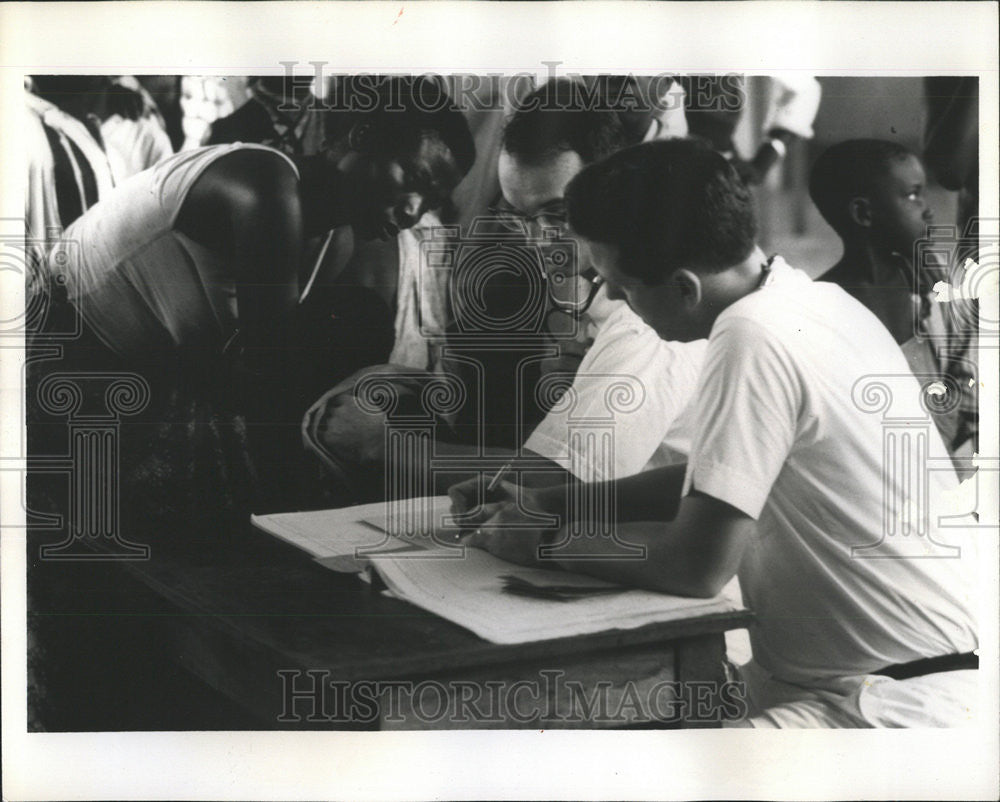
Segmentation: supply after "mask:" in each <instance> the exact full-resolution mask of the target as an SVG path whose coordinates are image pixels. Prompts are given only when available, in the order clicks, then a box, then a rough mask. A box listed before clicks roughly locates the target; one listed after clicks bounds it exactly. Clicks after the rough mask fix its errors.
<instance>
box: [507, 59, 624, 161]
mask: <svg viewBox="0 0 1000 802" xmlns="http://www.w3.org/2000/svg"><path fill="white" fill-rule="evenodd" d="M595 105H597V104H596V103H595V101H594V99H593V98H590V97H588V93H587V91H586V87H585V86H583V85H582V84H580V83H579V82H576V81H571V80H569V79H566V78H557V79H554V80H551V81H548V82H546V83H545V84H543V85H542V86H540V87H539V88H538V89H536V90H534V91H533V92H531V93H530V94H529V95H527V96H526V97H525V98H524V99H523V100H522V101H521V102H520V103H519V104H518V105H517V108H516V109H515V110H514V113H513V114H512V115H511V117H510V119H509V120H508V122H507V126H506V128H505V129H504V134H503V148H504V150H505V151H507V153H509V154H510V155H511V156H513V157H514V158H516V159H517V160H518V161H519V162H520V163H522V164H525V165H538V164H540V163H542V162H546V161H548V160H550V159H552V158H553V157H555V156H558V155H559V154H560V153H565V152H574V153H576V154H577V155H579V157H580V160H581V161H582V162H583V163H584V164H591V163H592V162H595V161H599V160H600V159H603V158H605V157H606V156H609V155H611V154H612V153H614V152H615V151H617V150H620V149H621V148H623V147H624V146H625V145H626V134H625V129H624V127H623V126H622V123H621V120H620V119H619V118H618V115H617V114H615V113H614V112H613V111H611V110H609V109H607V108H605V109H603V110H601V109H600V108H594V106H595Z"/></svg>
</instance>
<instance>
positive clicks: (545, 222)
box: [487, 199, 569, 229]
mask: <svg viewBox="0 0 1000 802" xmlns="http://www.w3.org/2000/svg"><path fill="white" fill-rule="evenodd" d="M487 213H488V214H489V215H490V216H492V217H495V218H498V219H500V220H506V221H510V222H514V221H517V222H519V223H533V224H534V225H541V226H551V227H553V228H562V229H565V228H566V227H567V226H568V225H569V212H568V211H567V209H566V202H565V201H564V200H561V199H560V200H554V201H550V202H549V203H545V204H543V205H541V206H539V207H538V208H537V209H536V210H535V211H534V212H532V213H531V214H526V213H524V212H522V211H521V210H520V209H515V208H514V207H513V206H511V205H510V204H509V203H508V202H507V201H505V200H503V199H501V200H499V201H498V202H497V203H495V204H494V205H493V206H490V207H489V208H488V209H487Z"/></svg>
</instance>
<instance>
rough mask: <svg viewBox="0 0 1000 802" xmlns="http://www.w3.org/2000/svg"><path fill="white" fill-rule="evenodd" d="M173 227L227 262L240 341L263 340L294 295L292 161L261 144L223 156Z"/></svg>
mask: <svg viewBox="0 0 1000 802" xmlns="http://www.w3.org/2000/svg"><path fill="white" fill-rule="evenodd" d="M175 227H176V229H177V230H178V231H180V232H181V233H183V234H185V235H187V236H188V237H190V238H191V239H193V240H194V241H195V242H197V243H199V244H201V245H204V246H205V247H207V248H209V249H211V250H213V251H216V252H218V253H220V254H222V255H223V257H224V258H225V259H226V260H227V261H228V262H229V263H230V264H231V265H232V269H233V278H234V280H235V283H236V297H237V304H238V307H239V326H240V330H241V332H242V333H243V335H244V337H245V339H244V343H245V344H247V345H250V346H253V345H264V344H266V339H267V332H268V329H269V327H270V325H271V324H272V323H273V322H274V321H276V320H278V319H279V318H280V317H281V316H282V315H283V314H285V313H287V312H288V311H289V310H290V309H292V308H293V307H294V305H295V303H296V302H297V300H298V296H299V286H298V267H299V260H300V255H301V249H302V239H303V232H302V211H301V207H300V202H299V193H298V180H297V178H296V176H295V172H294V170H293V169H292V167H291V166H290V165H289V164H288V163H287V162H286V161H284V160H283V159H280V158H278V157H277V156H275V155H274V154H273V153H269V152H267V151H263V150H243V151H235V152H234V153H231V154H228V155H226V156H223V157H222V158H220V159H218V160H217V161H216V162H214V163H213V164H212V165H210V166H209V167H208V168H207V169H206V170H205V171H204V172H203V173H202V174H201V176H199V177H198V180H197V181H195V183H194V185H193V186H192V187H191V190H190V191H189V192H188V195H187V198H186V199H185V201H184V204H183V206H182V207H181V210H180V213H179V214H178V216H177V221H176V223H175Z"/></svg>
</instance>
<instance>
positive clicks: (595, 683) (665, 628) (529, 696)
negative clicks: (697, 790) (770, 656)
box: [50, 524, 751, 729]
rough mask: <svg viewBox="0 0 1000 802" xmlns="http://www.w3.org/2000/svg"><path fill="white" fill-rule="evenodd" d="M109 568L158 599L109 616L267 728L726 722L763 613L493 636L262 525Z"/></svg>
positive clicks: (158, 549)
mask: <svg viewBox="0 0 1000 802" xmlns="http://www.w3.org/2000/svg"><path fill="white" fill-rule="evenodd" d="M96 567H97V566H95V565H94V564H90V565H89V566H88V565H80V566H76V567H74V569H73V570H75V571H77V572H81V571H93V570H94V569H95V568H96ZM100 570H102V571H106V572H109V574H108V576H109V577H118V578H117V579H114V578H111V579H104V580H101V581H103V582H107V581H112V582H123V583H127V582H132V583H133V584H135V585H136V586H138V587H141V588H142V589H144V591H145V592H147V595H148V596H149V597H150V598H153V599H154V600H155V601H156V604H155V605H153V606H150V605H149V604H145V606H143V605H140V604H139V603H138V602H128V601H126V602H125V603H124V607H123V606H122V605H121V604H120V605H119V607H118V609H117V610H116V611H115V612H110V613H106V617H107V616H110V617H111V618H112V619H113V618H114V616H118V617H119V618H120V619H121V620H123V621H124V620H125V619H126V618H129V619H131V621H132V623H133V625H136V623H137V621H138V622H140V625H141V627H142V628H143V631H144V632H146V633H148V634H149V635H150V636H151V637H155V638H156V639H157V641H158V642H159V643H160V644H161V645H162V646H163V647H164V650H165V653H166V654H167V655H168V656H169V658H170V659H171V660H173V661H176V662H177V663H179V664H180V665H182V666H183V667H184V668H185V669H187V670H188V671H190V672H191V673H193V674H194V675H196V676H197V677H199V678H200V679H201V680H203V681H204V682H205V683H207V684H208V685H209V686H211V687H212V688H214V689H215V690H217V691H218V692H219V693H221V694H223V695H225V696H226V697H227V698H228V699H230V700H232V701H233V702H235V703H236V704H237V705H238V706H239V707H240V708H241V709H242V710H244V711H246V712H247V713H248V714H249V718H248V719H247V720H248V721H251V722H252V724H251V725H250V726H252V727H254V728H258V729H317V728H318V729H345V728H351V729H353V728H368V729H393V728H403V729H409V728H431V729H433V728H445V729H456V728H459V729H464V728H540V729H548V728H569V727H579V728H587V729H593V728H602V727H616V728H620V727H643V726H697V727H705V726H718V725H719V720H720V716H721V715H722V714H724V713H725V710H726V705H727V704H728V705H729V707H730V709H732V705H733V703H734V699H735V696H734V694H735V693H737V692H736V691H734V688H733V686H726V685H725V682H726V676H725V673H724V665H723V660H724V656H725V640H724V632H725V631H726V630H729V629H737V628H741V627H745V626H746V625H747V624H748V622H749V620H750V618H751V615H750V613H749V612H747V611H739V612H732V613H724V614H713V615H707V616H702V617H699V618H693V619H686V620H678V621H671V622H665V623H661V624H651V625H648V626H644V627H641V628H638V629H632V630H615V631H608V632H602V633H598V634H594V635H586V636H577V637H571V638H560V639H555V640H547V641H540V642H535V643H527V644H520V645H513V646H511V645H499V644H493V643H489V642H487V641H485V640H483V639H481V638H479V637H478V636H476V635H474V634H472V633H471V632H469V631H467V630H465V629H463V628H462V627H459V626H458V625H456V624H452V623H450V622H448V621H446V620H443V619H441V618H439V617H437V616H435V615H433V614H431V613H428V612H425V611H424V610H421V609H419V608H417V607H414V606H412V605H410V604H408V603H406V602H402V601H399V600H397V599H393V598H388V597H386V596H385V595H383V594H382V593H381V592H380V591H379V589H378V588H374V587H372V586H370V585H366V584H365V583H363V582H361V581H360V580H359V579H358V577H356V576H353V575H348V574H338V573H335V572H333V571H330V570H327V569H325V568H322V567H320V566H319V565H317V564H315V563H314V562H313V561H312V560H310V559H309V558H308V557H307V556H306V555H305V554H303V553H302V552H299V551H298V550H296V549H294V548H293V547H291V546H288V545H286V544H284V543H282V542H281V541H278V540H276V539H275V538H272V537H270V536H268V535H266V534H264V533H262V532H259V531H257V530H255V529H253V528H252V527H251V526H250V525H249V524H248V525H247V526H246V527H245V529H243V530H241V531H239V532H234V533H229V534H223V535H220V536H219V537H218V538H217V539H216V540H214V541H212V542H207V541H203V542H201V543H191V542H183V539H178V540H177V541H176V542H174V541H171V542H160V543H152V544H151V558H150V559H149V560H148V561H143V562H120V563H116V564H113V565H102V566H101V568H100ZM122 587H124V585H122ZM129 598H131V599H136V598H138V596H137V595H132V596H130V597H129ZM129 605H132V607H134V608H135V609H131V608H130V607H129ZM554 610H555V611H556V612H558V609H557V607H554ZM50 612H52V611H50ZM56 612H58V611H56ZM165 670H166V669H165ZM220 726H221V727H226V726H227V725H226V724H225V722H220ZM241 726H243V727H245V726H247V725H246V724H245V723H243V724H242V725H241ZM233 727H234V728H236V727H237V725H236V724H234V725H233Z"/></svg>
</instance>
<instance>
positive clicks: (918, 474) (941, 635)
mask: <svg viewBox="0 0 1000 802" xmlns="http://www.w3.org/2000/svg"><path fill="white" fill-rule="evenodd" d="M566 199H567V204H568V210H569V219H570V225H571V228H572V229H573V231H574V232H575V234H576V235H577V236H578V237H580V238H582V240H583V241H584V243H585V244H586V246H587V249H588V250H589V253H590V258H591V261H592V263H593V265H594V267H595V269H596V270H597V272H598V273H599V274H600V275H601V276H602V277H603V278H604V280H605V281H606V283H607V292H608V297H610V298H622V299H624V300H626V301H627V302H628V304H629V306H630V307H631V308H632V309H633V310H634V311H635V312H636V313H637V314H638V315H639V316H640V317H641V318H642V319H643V320H645V321H646V323H648V324H649V325H650V326H651V327H652V328H653V329H654V330H655V331H656V332H657V333H658V334H659V335H660V337H661V338H663V339H667V340H680V341H691V340H696V339H699V338H703V337H708V338H709V341H708V347H707V353H706V356H705V365H704V368H703V371H702V373H701V377H700V380H699V386H698V390H697V393H696V395H695V399H696V400H695V404H696V407H697V415H698V423H697V426H696V428H695V433H694V436H693V442H692V445H691V452H690V457H689V461H688V464H687V466H686V469H683V468H678V467H673V466H672V467H667V468H662V469H657V470H652V471H646V472H644V473H641V474H638V475H636V476H633V477H630V478H626V479H621V480H618V481H617V482H616V483H615V488H614V491H615V492H616V493H617V497H618V504H617V515H618V521H617V530H616V535H617V537H616V538H611V537H608V538H605V539H604V540H603V542H595V541H594V540H593V539H592V538H580V537H574V536H573V535H572V532H573V528H572V527H567V526H564V527H562V528H561V529H558V530H545V529H542V528H537V529H532V530H526V529H524V528H511V527H510V524H521V525H522V527H523V525H524V523H525V518H526V516H527V513H526V512H524V511H525V510H533V511H534V510H537V511H543V512H548V513H555V514H557V515H560V516H563V517H562V519H561V520H563V521H564V522H565V521H566V517H565V510H566V498H567V495H568V494H567V488H566V487H565V486H556V487H550V488H544V489H525V488H521V489H518V488H516V487H514V486H512V485H509V484H504V485H502V487H500V488H498V489H497V490H496V491H494V493H493V495H492V496H490V497H489V498H488V499H487V503H485V504H483V505H481V507H480V508H479V509H478V511H476V512H475V514H474V515H473V516H472V517H471V520H472V521H473V525H474V527H478V528H475V529H474V531H472V532H471V533H470V534H469V535H468V537H467V542H468V543H469V544H471V545H473V546H478V547H480V548H485V549H487V550H489V551H491V552H493V553H495V554H497V555H498V556H501V557H504V558H507V559H511V560H514V561H517V562H527V563H535V564H537V563H539V562H541V563H543V564H544V563H546V562H547V563H548V564H550V565H552V564H553V563H554V564H556V565H558V566H561V567H564V568H567V569H570V570H574V571H580V572H586V573H591V574H595V575H598V576H601V577H604V578H606V579H611V580H614V581H619V582H621V583H623V584H628V585H638V586H641V587H646V588H649V589H653V590H658V591H662V592H666V593H673V594H678V595H691V596H706V597H708V596H713V595H715V594H717V593H718V592H719V591H720V590H721V588H722V587H723V586H724V585H725V584H726V582H728V581H729V580H730V579H731V578H732V576H733V575H734V574H736V573H737V572H738V575H739V578H740V584H741V585H742V587H743V591H744V595H745V597H746V602H747V604H748V606H749V607H750V608H751V609H753V610H754V612H755V613H756V616H757V624H756V626H755V627H753V628H752V630H751V643H752V646H753V653H754V660H753V661H752V662H751V663H750V664H748V665H747V666H746V667H745V668H744V670H743V671H742V676H743V678H744V680H745V681H746V682H747V691H748V700H747V701H748V703H749V710H750V716H751V718H750V721H749V723H751V724H752V725H754V726H764V727H767V726H777V727H793V726H828V727H835V726H841V727H869V726H926V725H934V726H955V725H958V724H961V723H965V722H966V721H967V720H968V719H969V717H970V709H971V708H973V707H974V704H975V702H976V698H977V693H976V684H977V676H978V672H977V671H976V670H975V669H976V667H977V666H978V658H977V657H976V655H975V654H973V651H974V650H975V649H976V648H977V645H978V641H977V637H976V626H975V622H974V619H973V614H972V610H973V606H974V599H975V592H974V589H975V586H976V582H975V543H974V542H973V539H972V538H971V537H968V536H964V533H963V536H961V537H958V536H956V534H955V533H956V532H959V533H962V531H961V530H956V529H955V528H944V527H942V526H939V525H938V521H939V504H940V500H941V498H942V495H943V494H944V493H946V492H947V491H949V490H953V489H954V488H955V487H957V484H958V480H957V478H956V477H955V474H954V471H953V470H952V469H951V465H950V462H949V461H948V458H947V451H946V449H945V447H944V443H943V442H942V441H941V438H940V435H939V434H938V433H937V430H936V429H935V427H934V426H933V424H931V423H929V419H927V421H928V422H927V425H925V426H922V427H919V426H917V421H919V420H920V417H921V413H922V407H921V401H920V395H921V392H922V390H923V388H921V386H920V383H919V382H918V381H917V380H916V378H915V377H914V376H913V375H912V373H911V372H910V371H909V368H908V366H907V363H906V360H905V358H904V357H903V355H902V353H901V352H900V350H899V348H898V346H897V345H896V343H895V341H894V340H893V338H892V336H891V335H890V334H889V332H888V331H887V330H886V329H885V327H884V326H883V325H882V324H881V323H880V322H879V321H878V319H877V318H876V317H875V316H874V315H872V314H871V313H870V312H869V311H868V310H867V309H866V308H865V307H864V306H862V305H861V304H860V303H858V302H857V301H856V300H854V299H853V298H851V297H850V296H849V295H848V294H847V293H846V292H844V291H843V290H842V289H841V288H839V287H837V286H835V285H833V284H828V283H825V282H812V281H810V280H809V279H808V277H807V276H806V274H804V273H803V272H801V271H798V270H794V269H792V268H791V267H789V266H788V265H787V264H785V263H784V262H783V261H781V260H780V259H773V260H771V261H770V262H768V261H767V260H765V258H764V255H763V253H762V252H761V251H760V249H759V248H758V247H757V246H756V244H755V235H756V223H755V220H754V215H753V211H752V205H751V197H750V194H749V192H748V190H747V189H746V187H745V186H743V184H742V183H741V182H740V181H739V179H738V177H737V176H736V174H735V172H734V170H733V168H732V167H731V166H730V165H728V164H727V163H726V162H725V160H724V159H723V158H722V157H721V156H719V155H718V154H715V153H713V152H711V151H710V150H709V149H708V148H706V147H705V146H702V145H699V144H697V143H695V142H692V141H684V140H676V141H670V142H659V143H649V144H645V145H640V146H637V147H635V148H630V149H628V150H625V151H621V152H619V153H617V154H615V155H613V156H611V157H610V158H608V159H606V160H605V161H603V162H601V163H598V164H596V165H592V166H590V167H588V168H586V169H584V170H583V171H582V172H581V173H580V174H579V175H578V176H577V177H576V178H575V179H574V180H573V181H572V182H571V183H570V185H569V186H568V188H567V191H566ZM888 405H892V409H891V410H889V412H887V413H886V414H885V416H884V417H883V415H881V414H879V412H880V411H881V410H882V409H883V408H885V407H886V406H888ZM924 417H925V418H926V416H924ZM893 418H897V419H898V418H903V419H908V420H910V421H912V422H913V423H914V427H916V428H914V427H911V428H913V431H908V432H906V433H905V434H903V433H901V432H899V431H895V430H893V431H891V432H890V431H889V429H887V422H888V421H891V420H892V419H893ZM917 429H919V431H917ZM890 434H891V435H892V437H889V436H888V435H890ZM910 435H912V437H910ZM893 438H895V439H893ZM910 454H912V455H914V456H915V457H920V458H921V459H923V461H922V462H919V461H918V462H919V464H916V465H914V462H913V460H909V461H907V459H906V456H907V455H910ZM478 493H479V488H478V487H477V486H476V485H475V483H471V482H470V483H463V484H462V485H458V486H456V487H454V488H452V490H451V495H452V497H453V499H454V501H455V507H456V511H460V512H463V511H467V510H468V509H469V508H470V507H472V506H473V505H474V504H475V503H476V498H477V496H478ZM518 494H520V495H519V496H518ZM949 523H951V522H949ZM618 540H623V541H626V542H629V543H634V544H639V545H641V546H643V547H644V548H645V559H641V560H622V559H616V558H617V557H619V556H620V554H621V552H620V551H619V549H620V544H619V543H618V542H617V541H618ZM597 547H601V548H603V549H604V550H605V551H606V553H607V559H604V560H600V559H597V560H594V559H586V560H584V559H580V558H579V555H581V554H584V553H585V554H587V555H593V553H594V550H595V548H597Z"/></svg>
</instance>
